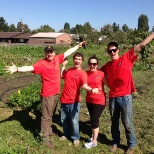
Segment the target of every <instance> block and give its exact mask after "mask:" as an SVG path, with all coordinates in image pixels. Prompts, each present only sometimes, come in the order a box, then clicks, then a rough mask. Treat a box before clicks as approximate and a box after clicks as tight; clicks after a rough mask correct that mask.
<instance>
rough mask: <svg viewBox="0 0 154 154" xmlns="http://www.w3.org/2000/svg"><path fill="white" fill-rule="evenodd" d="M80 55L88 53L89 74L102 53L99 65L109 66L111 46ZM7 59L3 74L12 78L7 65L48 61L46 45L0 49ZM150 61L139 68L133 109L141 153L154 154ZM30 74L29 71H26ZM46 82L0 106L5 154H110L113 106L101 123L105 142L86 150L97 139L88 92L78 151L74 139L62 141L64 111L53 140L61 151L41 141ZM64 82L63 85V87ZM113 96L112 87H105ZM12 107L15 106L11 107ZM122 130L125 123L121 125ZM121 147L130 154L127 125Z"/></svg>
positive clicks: (56, 118)
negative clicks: (93, 58)
mask: <svg viewBox="0 0 154 154" xmlns="http://www.w3.org/2000/svg"><path fill="white" fill-rule="evenodd" d="M67 48H68V47H56V50H57V52H58V53H62V52H64V51H66V49H67ZM126 50H127V47H125V48H124V47H122V46H121V52H122V53H124V52H125V51H126ZM79 51H81V52H83V54H84V56H85V61H84V63H83V65H82V67H83V68H84V69H85V70H87V69H88V67H87V59H88V57H90V56H92V55H93V54H96V55H97V57H99V66H102V65H103V64H105V63H106V62H107V61H108V60H109V57H108V55H107V53H106V52H105V46H102V45H95V44H89V46H88V47H87V48H86V50H84V49H80V50H79ZM151 52H152V53H149V55H150V56H149V57H147V58H148V60H149V61H150V62H151V64H152V62H153V60H154V56H153V50H151ZM0 54H1V56H2V58H1V62H0V68H1V71H0V74H1V76H3V77H5V78H7V79H8V80H9V78H10V77H11V75H9V74H7V73H6V72H4V71H3V68H4V66H5V65H10V63H11V62H12V61H13V62H14V63H15V64H17V65H18V66H21V65H31V64H33V63H34V62H36V61H37V60H38V59H40V58H43V57H44V52H43V47H0ZM68 60H69V63H68V66H67V67H70V66H72V64H73V62H72V56H70V57H69V58H68ZM147 68H148V67H146V63H143V62H142V61H141V60H139V61H138V62H137V63H136V64H135V66H134V70H133V76H134V79H135V85H136V87H137V92H138V93H137V94H135V95H134V101H133V111H134V118H133V122H134V127H135V132H136V136H137V140H138V144H137V146H136V148H135V153H136V154H152V153H154V147H153V143H154V139H153V134H154V120H153V119H154V115H153V110H154V105H153V102H154V97H153V93H154V88H153V84H154V78H153V74H154V71H153V69H152V67H151V69H147ZM25 75H26V73H25ZM40 85H41V83H40V82H36V83H33V84H30V85H28V86H27V87H26V88H24V89H20V90H18V91H14V93H12V94H11V95H10V98H9V102H8V103H7V104H4V103H2V102H1V103H0V132H1V134H0V147H1V148H0V153H2V154H17V153H18V154H51V153H53V154H62V153H63V154H68V153H70V154H74V153H76V154H80V153H87V154H89V153H92V154H109V150H108V148H109V144H110V141H111V134H110V115H109V111H108V104H107V105H106V109H105V111H104V112H103V114H102V116H101V119H100V134H99V136H100V141H99V142H98V146H97V147H96V148H93V149H88V150H87V149H85V148H84V147H83V145H84V143H85V142H86V141H87V139H88V138H90V136H91V129H90V128H91V127H90V124H89V115H88V111H87V108H86V106H85V91H84V90H81V92H82V104H81V112H80V135H81V144H80V146H79V147H78V148H74V147H73V145H72V143H71V141H69V140H68V141H65V142H60V141H58V138H59V137H58V136H61V135H62V132H63V130H62V126H61V122H60V116H59V107H60V104H58V106H57V110H56V114H55V116H54V118H53V130H54V131H55V132H56V133H57V134H58V136H55V137H52V138H51V140H52V141H53V142H54V143H55V144H56V148H54V149H48V148H46V147H45V146H44V145H42V144H41V142H39V141H40V140H39V135H40V134H39V133H40V114H39V111H40V110H39V109H40V106H41V103H40V101H39V91H40ZM62 86H63V82H61V87H62ZM105 90H106V92H108V89H107V88H106V89H105ZM8 105H9V106H8ZM121 126H122V125H121ZM121 131H122V135H121V139H122V140H121V145H120V147H119V148H118V152H117V153H119V154H122V153H124V149H125V148H126V146H125V145H126V139H125V135H124V134H125V133H124V129H123V127H121Z"/></svg>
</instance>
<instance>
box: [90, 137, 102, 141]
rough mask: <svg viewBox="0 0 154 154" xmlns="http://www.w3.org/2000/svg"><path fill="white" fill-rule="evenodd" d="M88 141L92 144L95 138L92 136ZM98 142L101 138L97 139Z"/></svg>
mask: <svg viewBox="0 0 154 154" xmlns="http://www.w3.org/2000/svg"><path fill="white" fill-rule="evenodd" d="M88 141H89V142H92V141H93V136H92V137H91V138H90V139H88ZM97 141H100V138H99V136H98V137H97Z"/></svg>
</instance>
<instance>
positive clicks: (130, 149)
mask: <svg viewBox="0 0 154 154" xmlns="http://www.w3.org/2000/svg"><path fill="white" fill-rule="evenodd" d="M133 153H134V149H133V148H128V149H127V150H126V152H125V154H133Z"/></svg>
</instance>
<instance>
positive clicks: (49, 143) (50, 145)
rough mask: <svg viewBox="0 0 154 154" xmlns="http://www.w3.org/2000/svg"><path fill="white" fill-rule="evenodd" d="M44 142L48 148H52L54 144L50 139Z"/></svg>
mask: <svg viewBox="0 0 154 154" xmlns="http://www.w3.org/2000/svg"><path fill="white" fill-rule="evenodd" d="M44 144H45V146H46V147H48V148H53V147H54V146H55V145H54V144H53V143H52V142H51V141H48V142H45V143H44Z"/></svg>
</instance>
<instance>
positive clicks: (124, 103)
mask: <svg viewBox="0 0 154 154" xmlns="http://www.w3.org/2000/svg"><path fill="white" fill-rule="evenodd" d="M109 109H110V115H111V121H112V125H111V134H112V139H113V141H112V144H117V145H118V144H120V127H119V119H120V116H121V120H122V124H123V125H124V128H125V134H126V138H127V145H128V147H129V148H133V147H134V146H135V145H136V137H135V134H134V128H133V123H132V114H133V112H132V95H127V96H121V97H113V98H109Z"/></svg>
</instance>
